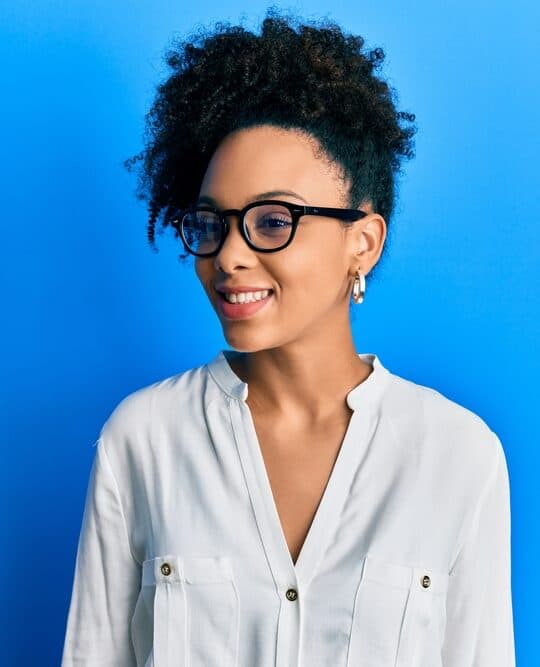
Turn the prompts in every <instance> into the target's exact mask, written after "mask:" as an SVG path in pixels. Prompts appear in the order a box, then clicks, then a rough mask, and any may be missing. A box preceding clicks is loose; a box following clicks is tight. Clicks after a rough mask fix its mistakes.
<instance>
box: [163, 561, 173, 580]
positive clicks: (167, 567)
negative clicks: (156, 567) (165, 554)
mask: <svg viewBox="0 0 540 667" xmlns="http://www.w3.org/2000/svg"><path fill="white" fill-rule="evenodd" d="M170 573H171V566H170V565H169V563H163V565H162V566H161V574H164V575H165V576H166V577H167V576H169V574H170Z"/></svg>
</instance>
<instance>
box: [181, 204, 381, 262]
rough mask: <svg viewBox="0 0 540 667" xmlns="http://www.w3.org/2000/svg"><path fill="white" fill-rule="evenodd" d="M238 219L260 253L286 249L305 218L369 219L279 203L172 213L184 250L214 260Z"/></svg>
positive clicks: (351, 212) (192, 208)
mask: <svg viewBox="0 0 540 667" xmlns="http://www.w3.org/2000/svg"><path fill="white" fill-rule="evenodd" d="M229 215H237V216H239V229H240V233H241V234H242V238H243V239H244V241H245V242H246V243H247V244H248V246H249V247H250V248H251V249H252V250H256V251H257V252H277V251H278V250H283V248H286V247H287V246H288V245H289V244H290V243H292V240H293V239H294V235H295V234H296V229H297V227H298V221H299V220H300V218H301V217H302V216H303V215H322V216H329V217H331V218H337V219H339V220H344V221H346V222H354V221H355V220H360V219H361V218H363V217H364V216H366V215H368V214H367V213H366V212H365V211H361V210H360V209H356V208H327V207H321V206H300V205H299V204H293V203H291V202H286V201H280V200H276V199H265V200H262V201H257V202H252V203H251V204H248V205H247V206H245V207H244V208H243V209H237V208H230V209H227V210H225V211H219V210H218V209H217V208H213V207H211V206H196V205H195V206H193V205H192V206H189V207H188V208H186V209H178V210H177V211H173V215H172V217H171V224H172V225H173V226H174V227H175V228H179V230H180V236H181V238H182V241H183V243H184V246H185V249H186V250H187V251H188V252H189V253H191V254H192V255H196V256H197V257H212V256H214V255H217V254H218V253H219V251H220V250H221V248H222V246H223V244H224V243H225V239H226V238H227V235H228V234H229V231H230V223H229V222H228V221H227V220H226V216H229Z"/></svg>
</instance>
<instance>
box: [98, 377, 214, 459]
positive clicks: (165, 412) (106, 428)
mask: <svg viewBox="0 0 540 667" xmlns="http://www.w3.org/2000/svg"><path fill="white" fill-rule="evenodd" d="M205 370H206V366H205V365H201V366H196V367H193V368H188V369H186V370H184V371H181V372H179V373H176V374H174V375H171V376H167V377H165V378H162V379H160V380H156V381H155V382H152V383H151V384H148V385H145V386H143V387H140V388H138V389H136V390H134V391H132V392H130V393H129V394H127V395H126V396H125V397H124V398H122V399H121V400H120V401H119V402H118V403H117V404H116V405H115V406H114V407H113V409H112V411H111V412H110V414H109V416H108V417H107V419H106V421H105V422H104V424H103V426H102V427H101V430H100V433H99V438H98V441H99V440H101V441H102V442H103V445H104V446H105V449H106V450H107V454H109V455H110V456H112V457H115V458H124V459H125V458H126V457H129V456H130V455H132V454H133V451H134V450H136V449H140V448H141V447H146V446H147V445H148V443H149V441H151V440H152V439H153V438H152V436H153V434H155V433H156V432H157V431H158V430H159V428H160V427H161V426H165V425H166V424H167V423H168V422H170V421H171V420H174V419H177V418H178V416H179V415H183V416H186V415H190V414H193V413H194V412H197V406H198V405H200V404H201V402H202V397H203V394H204V388H205V384H206V376H207V374H206V372H205ZM128 450H129V451H128Z"/></svg>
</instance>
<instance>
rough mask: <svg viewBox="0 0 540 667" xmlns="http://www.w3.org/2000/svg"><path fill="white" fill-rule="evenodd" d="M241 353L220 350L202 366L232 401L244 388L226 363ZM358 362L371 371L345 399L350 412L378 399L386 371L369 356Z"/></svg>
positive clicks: (244, 395) (242, 395) (241, 396)
mask: <svg viewBox="0 0 540 667" xmlns="http://www.w3.org/2000/svg"><path fill="white" fill-rule="evenodd" d="M241 354H242V352H238V351H237V350H220V351H219V352H218V353H217V354H216V356H215V357H214V358H213V359H212V360H211V361H210V362H209V363H207V364H206V368H207V369H208V372H209V373H210V375H211V376H212V377H213V379H214V381H215V382H216V383H217V385H218V386H219V387H220V389H221V390H222V391H223V392H224V393H225V394H227V395H228V396H230V397H231V398H234V399H236V400H240V401H244V402H245V401H246V399H247V397H248V384H247V382H243V381H242V380H241V379H240V378H239V377H238V375H236V373H235V372H234V371H233V369H232V368H231V366H230V364H229V361H228V359H229V358H231V359H234V358H235V357H237V356H238V355H241ZM358 356H359V357H360V359H362V360H363V361H364V362H366V363H368V364H369V365H370V366H371V367H372V368H373V370H372V371H371V373H370V374H369V375H368V377H367V378H366V379H365V380H364V381H363V382H360V384H358V385H356V387H353V388H352V389H351V390H350V391H349V393H348V394H347V395H346V401H347V405H348V406H349V408H351V410H356V409H357V408H365V407H366V404H375V403H377V401H378V400H379V399H380V398H381V396H382V394H383V391H384V389H385V387H386V384H387V382H388V379H389V376H390V375H391V373H390V371H389V370H388V369H387V368H386V367H385V366H384V365H383V364H382V363H381V361H380V359H379V357H378V356H377V355H376V354H374V353H373V352H364V353H358Z"/></svg>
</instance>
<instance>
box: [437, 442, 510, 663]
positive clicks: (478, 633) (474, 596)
mask: <svg viewBox="0 0 540 667" xmlns="http://www.w3.org/2000/svg"><path fill="white" fill-rule="evenodd" d="M493 436H494V438H495V450H496V455H495V461H494V466H493V468H492V470H491V471H490V474H489V475H488V480H487V483H486V485H485V487H484V489H483V491H482V493H481V496H480V499H479V502H478V505H477V508H476V511H475V514H474V517H473V520H472V524H471V526H470V528H469V529H468V531H469V532H468V535H467V536H466V539H465V540H464V542H463V544H462V546H461V548H460V550H459V553H458V555H457V558H456V560H455V562H454V565H453V566H452V569H451V571H450V582H449V588H448V597H447V604H446V611H447V626H446V634H445V639H444V644H443V649H442V658H443V660H442V664H443V665H444V667H515V653H514V629H513V619H512V592H511V566H510V563H511V558H510V551H511V549H510V488H509V478H508V469H507V465H506V459H505V456H504V450H503V447H502V445H501V442H500V440H499V438H498V437H497V435H496V434H495V433H493Z"/></svg>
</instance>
